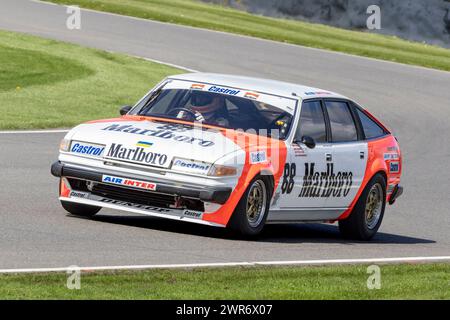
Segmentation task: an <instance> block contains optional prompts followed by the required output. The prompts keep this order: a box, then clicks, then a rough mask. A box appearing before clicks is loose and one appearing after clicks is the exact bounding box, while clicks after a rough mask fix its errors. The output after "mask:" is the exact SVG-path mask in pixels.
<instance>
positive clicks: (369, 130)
mask: <svg viewBox="0 0 450 320" xmlns="http://www.w3.org/2000/svg"><path fill="white" fill-rule="evenodd" d="M355 109H356V113H357V114H358V116H359V119H360V120H361V124H362V127H363V131H364V135H365V137H366V139H372V138H377V137H381V136H383V135H384V134H385V132H384V130H383V128H381V127H380V126H379V125H378V124H377V123H376V122H375V121H373V120H372V119H370V118H369V117H368V116H367V115H366V114H365V113H364V112H362V111H361V110H359V109H358V108H355Z"/></svg>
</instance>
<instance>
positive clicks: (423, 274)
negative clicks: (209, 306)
mask: <svg viewBox="0 0 450 320" xmlns="http://www.w3.org/2000/svg"><path fill="white" fill-rule="evenodd" d="M380 268H381V289H373V290H369V289H368V288H367V279H368V277H369V276H370V274H368V273H367V266H363V265H358V266H327V267H323V266H322V267H273V268H270V267H240V268H224V269H192V270H147V271H133V272H132V271H122V272H101V273H83V274H82V275H81V289H80V290H69V289H67V287H66V283H67V274H61V273H59V274H11V275H0V283H1V285H0V299H450V264H417V265H382V266H380Z"/></svg>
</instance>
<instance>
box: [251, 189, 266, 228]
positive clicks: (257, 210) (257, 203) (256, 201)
mask: <svg viewBox="0 0 450 320" xmlns="http://www.w3.org/2000/svg"><path fill="white" fill-rule="evenodd" d="M266 203H267V192H266V185H265V184H264V182H263V181H262V180H256V181H255V182H253V184H252V185H251V187H250V189H249V191H248V197H247V206H246V213H247V221H248V223H249V225H250V226H251V227H253V228H256V227H258V226H259V225H260V223H261V221H262V220H263V218H264V213H265V212H266Z"/></svg>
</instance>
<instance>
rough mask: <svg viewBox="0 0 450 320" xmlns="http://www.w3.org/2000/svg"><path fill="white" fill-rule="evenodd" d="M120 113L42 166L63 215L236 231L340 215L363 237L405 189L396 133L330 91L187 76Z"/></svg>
mask: <svg viewBox="0 0 450 320" xmlns="http://www.w3.org/2000/svg"><path fill="white" fill-rule="evenodd" d="M121 115H122V116H121V117H119V118H114V119H106V120H95V121H90V122H87V123H84V124H81V125H79V126H77V127H75V128H73V129H72V130H70V132H69V133H67V135H66V136H65V138H64V139H63V140H62V142H61V146H60V155H59V161H57V162H55V163H54V164H53V165H52V169H51V172H52V174H53V175H54V176H56V177H59V178H60V184H59V188H60V190H59V199H60V201H61V204H62V206H63V207H64V209H66V210H67V211H68V212H70V213H72V214H75V215H82V216H93V215H94V214H96V213H97V212H98V211H99V210H100V209H101V208H102V207H104V208H111V209H119V210H124V211H128V212H134V213H140V214H144V215H150V216H155V217H162V218H169V219H176V220H182V221H189V222H195V223H201V224H207V225H211V226H219V227H225V226H229V227H231V228H233V229H235V230H237V231H239V232H240V233H242V234H244V235H256V234H258V233H260V232H261V230H262V229H263V227H264V225H265V224H266V223H280V222H282V223H285V222H305V221H309V222H310V221H320V222H335V221H339V227H340V230H341V232H342V233H343V234H344V235H345V236H346V237H351V238H356V239H365V240H366V239H370V238H371V237H373V236H374V234H375V233H376V232H377V230H378V228H379V226H380V224H381V221H382V218H383V215H384V209H385V205H386V202H388V203H390V204H392V203H394V201H395V200H396V198H397V197H398V196H399V195H401V193H402V191H403V188H402V187H401V186H400V185H399V183H400V174H401V170H402V161H401V153H400V149H399V146H398V144H397V141H396V139H395V138H394V137H393V135H392V134H391V133H390V131H389V130H388V129H387V128H386V127H384V126H383V125H382V124H381V123H380V122H379V121H378V120H377V119H375V118H374V117H373V116H372V115H370V114H369V113H368V112H367V111H366V110H364V109H363V108H361V107H360V106H358V105H357V104H356V103H354V102H353V101H351V100H350V99H348V98H346V97H344V96H341V95H339V94H336V93H333V92H329V91H324V90H321V89H316V88H310V87H305V86H300V85H295V84H290V83H284V82H279V81H272V80H263V79H256V78H247V77H239V76H230V75H220V74H205V73H194V74H185V75H176V76H172V77H169V78H167V79H164V80H163V81H162V82H161V83H159V84H158V85H157V86H156V87H155V88H153V89H152V90H151V91H150V92H149V93H147V94H146V95H145V96H144V97H143V98H142V99H141V100H140V101H139V102H138V103H137V104H136V105H135V106H134V107H130V106H126V107H123V108H122V109H121Z"/></svg>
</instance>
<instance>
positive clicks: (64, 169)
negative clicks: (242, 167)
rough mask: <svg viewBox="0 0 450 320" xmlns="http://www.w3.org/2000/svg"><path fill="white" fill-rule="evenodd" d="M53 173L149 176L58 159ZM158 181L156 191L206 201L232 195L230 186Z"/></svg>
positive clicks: (84, 177)
mask: <svg viewBox="0 0 450 320" xmlns="http://www.w3.org/2000/svg"><path fill="white" fill-rule="evenodd" d="M51 173H52V175H53V176H55V177H71V178H78V179H82V180H88V181H95V182H100V183H101V182H102V176H103V174H107V175H113V176H116V177H121V178H130V179H139V180H143V181H145V180H146V179H147V180H148V178H144V177H142V176H140V177H137V176H134V175H132V174H124V173H123V172H117V171H112V170H111V171H110V170H102V171H101V172H100V171H97V170H93V169H87V168H80V167H76V166H71V165H68V164H63V163H61V162H60V161H57V162H55V163H53V164H52V167H51ZM151 180H152V181H147V182H153V183H156V190H155V191H156V192H159V193H164V194H171V195H177V196H180V197H187V198H193V199H199V200H201V201H205V202H213V203H218V204H224V203H225V202H227V200H228V198H229V197H230V194H231V191H232V189H231V188H230V187H207V188H202V189H201V188H194V187H191V186H189V187H187V186H177V185H170V184H167V182H160V181H158V180H157V179H151Z"/></svg>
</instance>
